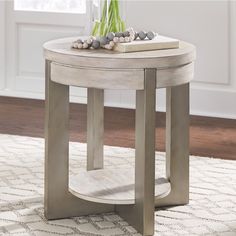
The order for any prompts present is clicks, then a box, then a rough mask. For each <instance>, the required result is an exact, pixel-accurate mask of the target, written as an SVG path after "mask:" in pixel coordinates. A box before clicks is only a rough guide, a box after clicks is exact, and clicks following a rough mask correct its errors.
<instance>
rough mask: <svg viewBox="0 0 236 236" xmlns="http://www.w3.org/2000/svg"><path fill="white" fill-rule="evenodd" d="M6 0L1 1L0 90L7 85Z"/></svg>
mask: <svg viewBox="0 0 236 236" xmlns="http://www.w3.org/2000/svg"><path fill="white" fill-rule="evenodd" d="M4 9H5V2H3V1H0V52H1V53H0V90H2V89H4V87H5V11H4Z"/></svg>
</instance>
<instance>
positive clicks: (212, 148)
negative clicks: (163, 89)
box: [0, 97, 236, 160]
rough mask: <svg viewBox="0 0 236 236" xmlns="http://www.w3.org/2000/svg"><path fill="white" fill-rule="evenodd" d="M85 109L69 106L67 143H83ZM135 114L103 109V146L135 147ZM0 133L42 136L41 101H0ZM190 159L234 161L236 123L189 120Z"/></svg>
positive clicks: (159, 132)
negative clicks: (195, 156)
mask: <svg viewBox="0 0 236 236" xmlns="http://www.w3.org/2000/svg"><path fill="white" fill-rule="evenodd" d="M86 114H87V107H86V105H83V104H71V105H70V140H71V141H79V142H86V127H87V125H86V116H87V115H86ZM134 115H135V113H134V110H130V109H122V108H110V107H106V108H105V140H104V143H105V144H106V145H112V146H122V147H132V148H133V147H134V143H135V142H134V122H135V120H134ZM0 133H3V134H14V135H25V136H32V137H43V136H44V101H40V100H33V99H19V98H9V97H0ZM190 137H191V138H190V152H191V154H193V155H198V156H209V157H217V158H223V159H232V160H236V120H233V119H221V118H209V117H202V116H191V128H190ZM164 140H165V113H161V112H157V113H156V148H157V150H159V151H164V150H165V148H164V146H165V141H164Z"/></svg>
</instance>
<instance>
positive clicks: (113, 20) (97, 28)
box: [91, 0, 126, 36]
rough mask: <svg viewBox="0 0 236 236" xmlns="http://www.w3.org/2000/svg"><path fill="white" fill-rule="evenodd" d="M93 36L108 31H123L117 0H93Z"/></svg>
mask: <svg viewBox="0 0 236 236" xmlns="http://www.w3.org/2000/svg"><path fill="white" fill-rule="evenodd" d="M92 14H93V27H92V32H91V34H92V35H93V36H106V35H107V34H108V33H109V32H114V33H115V32H124V31H125V28H126V27H125V22H124V20H123V19H122V17H121V10H120V1H119V0H93V6H92Z"/></svg>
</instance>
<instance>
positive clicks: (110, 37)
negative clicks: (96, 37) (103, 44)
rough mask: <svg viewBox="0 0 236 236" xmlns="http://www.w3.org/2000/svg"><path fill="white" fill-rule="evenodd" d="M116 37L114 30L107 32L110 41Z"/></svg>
mask: <svg viewBox="0 0 236 236" xmlns="http://www.w3.org/2000/svg"><path fill="white" fill-rule="evenodd" d="M114 37H115V33H113V32H110V33H108V34H107V38H108V39H109V40H110V41H112V40H113V39H114Z"/></svg>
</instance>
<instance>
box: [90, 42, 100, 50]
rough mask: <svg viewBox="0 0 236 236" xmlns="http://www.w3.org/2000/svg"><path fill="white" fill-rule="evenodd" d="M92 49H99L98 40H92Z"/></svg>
mask: <svg viewBox="0 0 236 236" xmlns="http://www.w3.org/2000/svg"><path fill="white" fill-rule="evenodd" d="M92 47H93V48H94V49H99V48H100V42H99V41H98V40H94V41H93V42H92Z"/></svg>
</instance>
